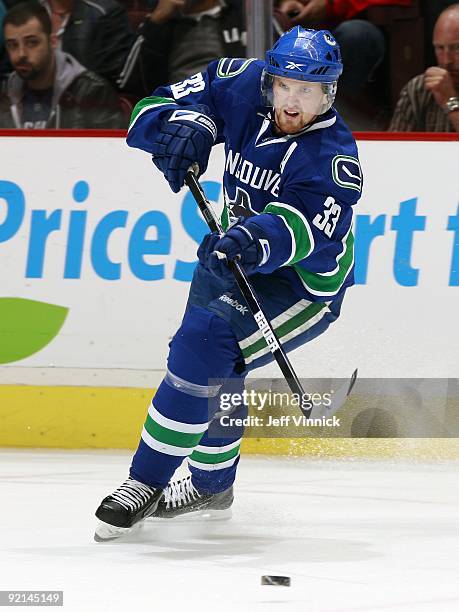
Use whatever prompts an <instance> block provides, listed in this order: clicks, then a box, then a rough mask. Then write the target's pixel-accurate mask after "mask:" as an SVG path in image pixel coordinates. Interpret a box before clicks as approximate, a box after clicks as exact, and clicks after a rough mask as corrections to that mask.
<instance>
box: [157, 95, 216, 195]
mask: <svg viewBox="0 0 459 612" xmlns="http://www.w3.org/2000/svg"><path fill="white" fill-rule="evenodd" d="M209 113H210V110H209V108H208V107H207V106H205V105H204V104H197V105H196V106H189V107H183V108H180V109H177V110H174V111H172V113H171V114H170V115H169V117H168V118H167V119H165V120H164V121H163V123H162V124H161V130H160V132H159V134H158V136H157V138H156V141H155V142H154V144H153V147H152V153H153V158H152V159H153V163H154V164H155V166H156V167H157V168H159V170H161V172H162V173H163V174H164V176H165V177H166V180H167V181H168V183H169V185H170V187H171V189H172V191H173V192H174V193H178V192H179V191H180V189H181V188H182V187H183V183H184V181H185V174H186V173H187V170H188V169H189V168H190V166H192V165H193V164H195V163H197V164H198V166H199V173H198V175H201V174H202V173H203V172H205V171H206V168H207V162H208V161H209V155H210V151H211V149H212V146H213V144H214V142H215V140H216V138H217V127H216V125H215V123H214V122H213V121H212V119H211V118H210V117H209V116H208V114H209Z"/></svg>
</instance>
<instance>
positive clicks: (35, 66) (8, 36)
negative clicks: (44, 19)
mask: <svg viewBox="0 0 459 612" xmlns="http://www.w3.org/2000/svg"><path fill="white" fill-rule="evenodd" d="M4 34H5V47H6V50H7V52H8V56H9V58H10V62H11V64H12V65H13V68H14V69H15V71H16V72H17V73H18V75H19V76H20V77H21V79H24V80H25V81H32V80H34V79H37V78H39V77H40V76H42V75H43V74H44V73H46V71H47V70H48V68H49V65H50V62H51V61H52V60H51V58H52V45H51V41H50V38H49V37H48V36H47V35H46V34H45V32H43V30H42V27H41V24H40V22H39V21H38V19H37V18H36V17H33V18H32V19H29V21H27V22H26V23H25V24H23V25H20V26H14V25H12V24H10V23H7V24H6V26H5V31H4Z"/></svg>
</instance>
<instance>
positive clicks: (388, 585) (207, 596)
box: [0, 450, 459, 612]
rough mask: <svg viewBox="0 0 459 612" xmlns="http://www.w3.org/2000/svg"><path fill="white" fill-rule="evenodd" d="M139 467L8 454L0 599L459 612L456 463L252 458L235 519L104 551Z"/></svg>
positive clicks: (159, 533) (0, 521)
mask: <svg viewBox="0 0 459 612" xmlns="http://www.w3.org/2000/svg"><path fill="white" fill-rule="evenodd" d="M129 461H130V455H129V454H127V453H115V452H84V453H76V452H45V451H43V452H31V451H24V452H20V451H5V450H3V451H0V498H1V503H0V590H14V589H16V590H24V589H50V590H52V589H53V590H64V608H63V609H64V610H66V611H67V610H72V611H74V610H75V611H81V612H83V611H86V610H89V611H93V610H94V611H110V612H112V611H118V610H123V611H135V612H137V611H142V612H143V611H144V610H145V612H147V611H148V612H149V611H153V612H156V611H161V612H162V611H165V612H176V611H177V612H178V611H180V612H191V611H193V612H194V611H198V610H199V611H200V612H201V611H207V610H210V611H221V610H224V611H226V610H228V611H229V610H231V611H232V612H235V611H236V610H237V611H243V612H245V611H248V612H249V611H250V612H255V611H258V610H263V611H270V610H273V611H278V610H289V611H290V610H292V611H293V610H295V611H296V610H298V611H299V610H301V611H304V612H331V611H333V612H338V611H339V612H344V611H346V612H347V611H349V612H358V611H362V610H365V611H368V610H375V611H384V610H387V611H389V612H396V611H401V612H406V611H415V612H427V611H429V612H430V611H433V612H443V611H455V612H457V611H458V610H459V486H458V484H459V482H458V463H456V462H446V463H445V462H443V463H425V462H423V463H420V462H413V463H409V462H392V461H390V462H389V461H360V460H359V461H349V460H347V461H335V460H329V461H326V460H321V461H319V460H310V459H303V458H301V459H293V458H276V459H271V458H263V457H243V459H242V461H241V465H240V470H239V478H238V482H237V488H236V499H235V503H234V505H233V518H232V519H231V520H230V521H226V522H218V523H217V522H213V523H202V522H200V523H198V522H196V521H195V522H191V521H187V522H182V523H181V524H178V523H177V522H174V521H171V522H167V523H166V522H164V521H158V520H156V521H155V522H154V523H150V524H148V525H146V526H145V527H144V528H143V529H142V530H140V531H139V532H138V533H137V534H133V535H132V536H130V537H129V539H125V540H124V541H122V542H121V541H119V542H114V543H106V544H96V543H95V542H93V540H92V537H93V531H94V524H95V523H94V521H95V519H94V518H93V513H94V510H95V508H96V507H97V505H98V503H99V501H100V499H101V498H102V497H103V496H104V495H106V494H107V493H109V492H111V491H112V490H113V489H114V488H115V487H116V486H118V485H119V484H120V482H121V481H122V480H123V479H124V477H125V474H126V471H127V468H128V465H129ZM262 574H281V575H288V576H291V578H292V586H291V587H290V588H287V587H280V586H277V587H276V586H261V585H260V577H261V575H262ZM20 609H26V608H20ZM32 609H37V608H32ZM41 609H43V608H41ZM56 609H62V608H56Z"/></svg>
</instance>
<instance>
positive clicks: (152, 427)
mask: <svg viewBox="0 0 459 612" xmlns="http://www.w3.org/2000/svg"><path fill="white" fill-rule="evenodd" d="M145 429H146V430H147V431H148V433H149V434H150V436H152V438H154V439H155V440H157V441H158V442H162V443H163V444H170V445H171V446H179V447H181V448H194V447H195V446H197V445H198V444H199V442H200V441H201V438H202V436H203V435H204V434H203V433H183V432H181V431H174V430H173V429H168V428H167V427H163V426H162V425H160V424H159V423H156V421H154V420H153V419H152V418H151V416H150V415H148V416H147V420H146V421H145Z"/></svg>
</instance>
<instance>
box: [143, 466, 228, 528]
mask: <svg viewBox="0 0 459 612" xmlns="http://www.w3.org/2000/svg"><path fill="white" fill-rule="evenodd" d="M233 499H234V495H233V487H230V488H229V489H226V490H225V491H221V492H220V493H204V492H201V493H200V492H199V491H198V490H197V489H196V487H195V486H194V485H193V483H192V481H191V476H187V477H186V478H183V479H182V480H177V481H175V482H170V483H169V484H168V486H167V488H166V489H165V490H164V497H162V498H161V499H160V500H159V503H158V506H157V508H156V510H155V511H154V512H153V513H152V514H151V515H150V517H151V518H165V519H169V518H176V517H179V516H180V517H188V516H189V515H192V516H193V517H200V518H205V519H213V520H218V519H227V518H230V517H231V505H232V503H233Z"/></svg>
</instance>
